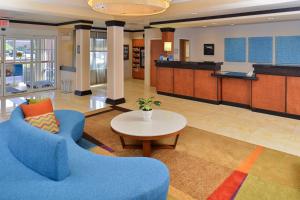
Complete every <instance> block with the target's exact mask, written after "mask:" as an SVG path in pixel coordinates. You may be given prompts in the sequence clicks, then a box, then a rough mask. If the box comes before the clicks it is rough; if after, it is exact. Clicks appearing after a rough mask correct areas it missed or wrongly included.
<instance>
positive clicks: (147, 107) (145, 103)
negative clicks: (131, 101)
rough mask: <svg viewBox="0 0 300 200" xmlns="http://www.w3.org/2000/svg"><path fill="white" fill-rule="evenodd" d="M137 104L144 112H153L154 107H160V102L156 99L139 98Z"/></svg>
mask: <svg viewBox="0 0 300 200" xmlns="http://www.w3.org/2000/svg"><path fill="white" fill-rule="evenodd" d="M137 103H138V104H139V109H140V110H143V111H151V110H152V105H153V104H154V105H156V106H160V105H161V102H160V101H154V97H150V98H139V99H138V100H137Z"/></svg>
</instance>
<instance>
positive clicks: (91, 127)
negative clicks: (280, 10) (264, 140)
mask: <svg viewBox="0 0 300 200" xmlns="http://www.w3.org/2000/svg"><path fill="white" fill-rule="evenodd" d="M122 112H123V111H120V110H113V109H106V111H104V112H103V111H102V112H101V113H98V114H94V115H91V116H89V117H87V118H86V125H85V134H86V135H87V136H88V137H90V138H93V140H94V141H98V142H100V143H103V144H104V145H106V146H108V147H110V148H111V149H113V151H112V152H108V151H106V150H104V149H102V148H98V147H97V148H93V149H92V151H94V152H96V153H99V154H104V155H111V156H141V155H142V151H141V150H129V149H123V148H122V146H121V142H120V138H119V136H118V135H116V134H115V133H114V132H113V131H112V130H111V128H110V121H111V120H112V118H113V117H115V116H117V115H119V114H121V113H122ZM173 140H174V138H170V139H168V140H164V141H159V142H160V143H173ZM126 142H127V143H136V142H137V141H126ZM256 147H257V146H256V145H252V144H248V143H245V142H241V141H238V140H234V139H231V138H227V137H224V136H220V135H217V134H214V133H209V132H207V131H203V130H199V129H196V128H193V127H186V128H185V129H184V131H183V133H182V135H181V136H180V138H179V141H178V145H177V147H176V149H175V150H155V151H154V152H153V154H152V157H153V158H156V159H158V160H161V161H162V162H164V163H165V164H166V165H167V166H168V168H169V170H170V176H171V177H170V178H171V187H170V192H169V198H168V199H170V200H185V199H187V200H188V199H199V200H202V199H208V198H209V199H224V200H225V199H227V198H225V196H226V195H223V196H224V198H223V196H222V193H224V191H225V192H227V193H228V191H232V187H233V186H232V185H230V184H231V182H232V180H231V179H229V182H230V181H231V182H230V184H229V183H228V182H226V181H225V180H227V179H228V177H230V175H231V174H232V173H233V172H234V171H235V170H236V169H238V168H239V166H240V165H241V164H243V166H244V165H245V166H251V167H249V172H248V171H247V172H245V173H246V174H245V177H246V176H248V178H246V180H245V183H244V185H245V187H243V185H242V187H241V189H240V191H241V192H239V193H238V194H237V196H235V197H236V198H237V199H277V198H276V197H277V195H276V191H275V190H274V189H273V188H274V187H271V186H272V184H276V187H275V188H276V189H278V188H280V186H282V187H284V189H285V190H284V194H282V195H283V196H291V195H292V196H291V197H299V199H300V195H299V196H298V193H297V192H299V191H298V189H299V185H300V179H299V178H298V177H299V175H297V176H295V175H296V174H299V173H298V172H299V171H300V168H299V166H300V165H299V166H298V165H295V164H296V163H297V164H299V163H300V158H298V157H295V156H291V155H288V154H285V153H281V152H278V151H273V150H270V149H265V150H264V151H263V153H262V155H260V157H258V161H257V164H254V163H255V162H254V161H255V160H253V159H252V157H251V156H250V161H249V155H251V154H252V153H253V151H255V149H256ZM272 155H276V156H277V157H280V156H281V157H283V158H284V159H285V160H284V161H285V162H286V163H287V164H286V165H284V166H282V167H281V168H280V169H279V168H278V171H277V174H276V172H274V170H270V165H268V163H270V162H271V163H272V162H273V164H274V165H275V163H274V162H276V160H274V158H273V157H272ZM281 157H280V158H281ZM247 159H248V160H247ZM251 159H252V160H251ZM252 165H253V167H252ZM292 167H293V168H292ZM246 168H247V167H246ZM247 169H248V168H247ZM298 170H299V171H298ZM296 172H297V173H296ZM248 173H249V175H248ZM266 174H269V176H267V175H266ZM293 175H294V176H293ZM292 176H293V177H292ZM257 177H259V178H257ZM295 179H296V180H295ZM224 181H225V182H224ZM256 182H257V183H258V184H261V186H262V187H263V188H259V190H258V189H256V191H254V193H253V191H249V189H248V190H247V188H249V187H250V186H251V184H255V183H256ZM224 183H226V184H227V185H226V184H224ZM266 183H267V185H264V184H266ZM228 184H229V185H228ZM239 184H240V185H241V184H242V182H240V183H239ZM240 185H239V186H240ZM289 186H292V187H294V188H292V189H290V190H289V189H286V187H289ZM264 187H265V188H266V189H268V188H270V192H269V193H268V194H267V195H266V197H264V195H262V194H260V195H259V196H255V192H258V193H263V191H264ZM295 187H296V188H295ZM217 188H219V189H220V188H221V189H220V190H216V189H217ZM238 189H239V187H238V188H236V190H237V191H238ZM295 190H296V191H295ZM237 191H236V192H237ZM274 193H275V194H274ZM290 193H291V194H290ZM213 194H218V195H213ZM299 194H300V193H299ZM249 195H250V196H249ZM282 195H281V196H282ZM216 196H217V198H216ZM251 197H253V198H251ZM261 197H264V198H261ZM292 199H294V198H292ZM296 199H297V198H296Z"/></svg>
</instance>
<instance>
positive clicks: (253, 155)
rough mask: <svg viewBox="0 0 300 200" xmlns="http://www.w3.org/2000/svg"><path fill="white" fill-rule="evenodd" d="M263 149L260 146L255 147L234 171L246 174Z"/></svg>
mask: <svg viewBox="0 0 300 200" xmlns="http://www.w3.org/2000/svg"><path fill="white" fill-rule="evenodd" d="M263 150H264V148H263V147H261V146H257V147H256V148H255V149H254V150H253V151H252V153H251V154H250V155H249V156H248V157H247V158H246V159H245V160H244V161H243V162H241V164H240V166H239V167H238V168H237V169H236V170H238V171H240V172H244V173H248V172H249V170H250V169H251V167H252V166H253V164H254V163H255V161H256V160H257V159H258V157H259V156H260V154H261V153H262V152H263Z"/></svg>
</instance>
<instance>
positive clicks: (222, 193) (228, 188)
mask: <svg viewBox="0 0 300 200" xmlns="http://www.w3.org/2000/svg"><path fill="white" fill-rule="evenodd" d="M246 177H247V174H245V173H243V172H239V171H233V173H232V174H231V175H230V176H229V177H228V178H227V179H225V181H224V182H223V183H222V184H221V185H220V186H219V187H218V188H217V189H216V190H215V191H214V192H213V193H212V194H211V195H210V196H209V197H208V200H231V199H233V198H234V197H235V195H236V192H237V191H238V189H239V188H240V186H241V185H242V183H243V182H244V180H245V178H246Z"/></svg>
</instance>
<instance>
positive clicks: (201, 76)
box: [194, 70, 218, 101]
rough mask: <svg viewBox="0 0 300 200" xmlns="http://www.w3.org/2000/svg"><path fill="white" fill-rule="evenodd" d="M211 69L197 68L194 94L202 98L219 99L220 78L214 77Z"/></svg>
mask: <svg viewBox="0 0 300 200" xmlns="http://www.w3.org/2000/svg"><path fill="white" fill-rule="evenodd" d="M212 73H213V71H211V70H195V74H194V87H195V93H194V96H195V97H196V98H200V99H208V100H214V101H217V100H218V92H217V91H218V84H217V83H218V79H217V78H215V77H212V76H211V74H212Z"/></svg>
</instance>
